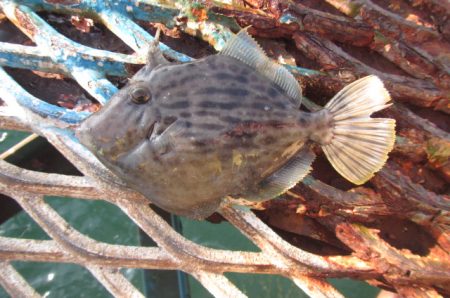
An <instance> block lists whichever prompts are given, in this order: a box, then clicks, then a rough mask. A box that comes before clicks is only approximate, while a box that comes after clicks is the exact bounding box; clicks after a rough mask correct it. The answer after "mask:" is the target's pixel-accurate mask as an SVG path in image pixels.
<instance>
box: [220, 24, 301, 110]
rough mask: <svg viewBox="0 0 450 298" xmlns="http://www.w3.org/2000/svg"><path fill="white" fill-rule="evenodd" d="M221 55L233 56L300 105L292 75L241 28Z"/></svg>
mask: <svg viewBox="0 0 450 298" xmlns="http://www.w3.org/2000/svg"><path fill="white" fill-rule="evenodd" d="M220 54H221V55H226V56H229V57H233V58H235V59H237V60H239V61H241V62H243V63H245V64H247V65H248V66H250V67H252V68H254V69H255V71H257V72H258V73H260V74H262V75H263V76H265V77H266V78H268V79H269V80H271V81H273V82H274V83H275V84H277V85H278V86H279V87H280V88H281V89H283V91H284V92H285V93H286V94H287V95H288V96H289V97H290V99H291V102H292V103H293V104H294V105H295V106H297V107H300V105H301V102H302V90H301V88H300V85H299V84H298V82H297V80H296V79H295V78H294V76H293V75H292V74H291V73H290V72H289V71H288V70H287V69H286V68H285V67H283V66H282V65H280V64H278V63H276V62H275V61H273V60H271V59H270V58H269V57H267V55H266V54H265V53H264V50H263V49H262V48H261V47H260V46H259V45H258V43H257V42H256V41H255V40H254V39H253V38H252V37H251V36H250V35H249V34H248V33H247V30H246V29H242V30H241V31H239V33H238V34H236V35H235V36H233V37H232V38H231V39H230V40H229V41H228V42H227V43H226V44H225V46H224V48H223V49H222V51H221V52H220Z"/></svg>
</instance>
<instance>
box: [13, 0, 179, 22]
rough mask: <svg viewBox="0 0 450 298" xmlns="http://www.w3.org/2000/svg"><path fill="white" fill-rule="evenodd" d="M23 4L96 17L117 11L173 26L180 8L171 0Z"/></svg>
mask: <svg viewBox="0 0 450 298" xmlns="http://www.w3.org/2000/svg"><path fill="white" fill-rule="evenodd" d="M20 3H21V4H24V5H27V6H29V7H31V8H33V9H34V10H45V11H56V12H63V13H75V14H79V15H88V16H90V17H93V18H95V17H96V16H97V15H98V14H99V13H101V12H102V11H115V12H118V13H121V14H123V15H126V16H128V17H130V18H133V19H137V20H142V21H147V22H154V23H164V24H165V25H166V26H168V27H173V26H174V25H175V23H176V17H177V16H178V15H179V14H180V10H179V9H178V8H176V7H175V6H174V5H171V3H170V2H169V1H164V0H110V1H95V0H77V1H61V3H57V1H45V0H21V1H20Z"/></svg>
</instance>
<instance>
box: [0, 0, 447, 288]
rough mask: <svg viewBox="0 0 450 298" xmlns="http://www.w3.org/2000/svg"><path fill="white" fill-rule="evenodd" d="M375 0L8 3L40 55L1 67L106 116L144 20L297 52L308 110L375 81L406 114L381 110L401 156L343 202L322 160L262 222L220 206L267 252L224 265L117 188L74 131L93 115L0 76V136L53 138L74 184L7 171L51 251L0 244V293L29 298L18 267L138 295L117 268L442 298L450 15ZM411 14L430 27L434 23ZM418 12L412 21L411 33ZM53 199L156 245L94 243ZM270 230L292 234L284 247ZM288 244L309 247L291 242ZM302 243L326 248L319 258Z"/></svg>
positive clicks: (230, 258)
mask: <svg viewBox="0 0 450 298" xmlns="http://www.w3.org/2000/svg"><path fill="white" fill-rule="evenodd" d="M375 2H376V3H381V2H383V1H369V0H364V1H363V0H357V1H356V0H355V1H353V0H339V1H332V0H326V1H303V2H302V4H298V3H297V4H293V3H291V2H287V1H286V2H284V1H245V2H244V1H242V3H241V4H242V5H235V6H231V5H229V4H226V3H222V2H209V1H205V2H191V1H173V2H172V1H164V0H145V1H144V0H142V1H139V0H131V1H125V0H111V1H94V0H46V1H44V0H21V1H13V0H3V1H1V2H0V8H1V10H2V11H3V13H4V14H5V16H6V17H7V18H8V19H9V20H10V21H11V22H12V23H14V24H15V25H16V26H17V28H19V29H20V30H21V31H22V32H23V33H24V34H25V35H26V36H27V37H28V38H29V39H31V40H32V41H33V42H34V44H35V46H30V45H18V44H11V43H7V42H0V66H3V67H9V68H21V69H29V70H34V71H41V72H47V73H59V74H62V75H64V76H65V77H68V78H72V79H73V80H75V81H76V82H77V83H78V84H79V85H80V86H81V87H82V88H83V89H84V90H86V91H87V92H88V93H89V94H90V96H92V98H93V99H95V100H97V101H98V102H99V103H101V104H103V103H105V102H106V101H107V100H108V98H109V97H110V96H111V95H112V94H113V93H114V92H116V91H117V87H116V86H115V85H114V84H113V83H112V82H111V81H112V79H111V77H112V76H119V77H129V76H130V75H132V72H131V71H130V69H131V68H133V66H136V65H142V64H144V63H145V60H146V52H147V48H148V44H149V43H150V42H151V41H152V40H153V37H152V36H151V34H149V33H148V32H147V31H146V30H145V29H144V28H143V23H138V22H140V21H141V22H142V21H143V22H152V23H155V22H157V23H163V24H164V25H165V26H166V27H167V28H177V29H178V30H180V31H184V32H186V33H188V34H190V35H194V36H198V37H200V38H201V39H203V40H204V41H206V42H208V43H209V44H210V45H211V46H212V47H214V48H215V49H217V50H219V49H221V47H222V46H223V44H224V42H225V41H226V40H227V39H228V38H229V37H230V36H231V34H232V32H231V30H230V29H233V30H236V29H237V28H238V27H239V26H247V25H252V27H251V28H250V29H249V30H250V31H251V32H252V33H253V34H255V35H257V36H262V37H269V38H276V37H281V38H283V39H285V40H287V42H286V43H287V44H288V45H289V44H290V45H291V47H293V48H294V49H295V50H290V51H289V52H290V53H294V54H296V55H297V56H296V58H299V59H300V60H301V61H305V63H306V65H311V69H309V68H301V67H298V66H297V65H293V64H286V67H287V68H288V69H289V70H290V71H291V72H293V73H294V74H295V76H296V77H297V78H299V81H300V82H301V84H302V86H303V87H305V88H304V89H305V91H306V94H307V96H309V97H310V98H314V99H316V98H317V99H318V100H315V101H316V102H317V103H318V104H323V100H321V98H323V97H328V98H329V97H330V96H331V94H334V93H335V92H337V91H338V90H339V88H341V87H342V86H343V85H344V84H346V83H348V82H349V81H352V80H353V79H355V78H356V77H358V76H360V75H362V74H367V73H376V74H377V75H379V76H380V77H382V78H383V79H384V81H385V83H386V85H387V86H388V87H389V89H390V91H391V93H392V94H393V96H394V99H395V100H397V101H403V102H405V103H407V104H408V106H405V105H401V104H396V105H394V106H393V107H392V108H390V109H389V110H388V111H387V112H385V113H386V114H389V116H391V117H394V118H396V120H397V123H398V124H399V128H398V139H397V144H396V147H395V149H394V152H393V153H392V158H391V160H390V161H389V163H388V165H387V166H386V167H385V168H384V169H383V170H382V171H381V172H380V174H378V175H376V176H375V177H374V179H372V180H371V182H370V183H369V184H368V185H365V186H364V187H360V188H357V189H353V190H352V191H350V192H349V191H344V190H340V189H339V188H342V189H348V188H349V186H348V185H345V184H342V182H339V181H338V180H336V177H335V176H333V173H332V171H330V170H329V168H327V166H326V165H323V164H321V163H320V161H318V162H317V163H316V164H315V169H316V170H315V171H314V172H313V176H314V177H315V178H313V177H309V178H306V179H305V180H304V181H303V183H302V184H300V185H298V186H297V187H295V188H294V189H292V190H291V191H290V192H288V193H287V194H286V195H285V196H284V199H282V200H273V201H270V202H267V203H264V204H262V205H258V206H254V207H259V208H260V209H261V207H262V208H263V209H265V211H259V212H257V214H258V216H256V215H255V214H254V213H253V212H243V211H239V210H235V209H233V208H231V207H229V206H223V208H222V209H221V210H220V213H221V214H222V215H223V217H225V218H226V219H227V220H228V221H229V222H230V223H232V224H233V225H234V226H235V227H236V228H238V229H239V230H240V231H241V232H242V233H243V234H244V235H246V236H247V237H248V238H249V239H250V240H251V241H252V242H253V243H255V244H256V245H257V246H258V247H259V248H260V250H261V252H237V251H225V250H218V249H211V248H207V247H203V246H201V245H198V244H195V243H193V242H191V241H189V240H187V239H185V238H184V237H183V236H181V235H180V234H178V233H177V232H175V231H174V230H173V229H172V228H171V227H170V225H168V224H167V223H166V222H165V221H164V220H162V218H160V217H159V216H158V215H157V214H156V213H155V212H153V210H152V209H151V208H150V207H149V206H148V201H147V200H146V199H145V198H143V197H142V196H141V195H140V194H138V193H135V192H133V191H131V190H129V189H127V188H126V187H124V185H123V184H122V182H121V181H119V180H118V179H117V178H116V177H115V176H114V175H113V174H111V173H110V172H109V171H108V170H107V169H106V168H105V167H104V166H103V165H101V164H100V163H99V162H98V161H97V160H96V159H95V157H94V156H93V155H92V154H91V153H89V152H88V151H86V150H85V149H84V148H83V147H82V146H81V145H80V144H79V143H78V142H77V140H76V138H75V137H74V136H73V133H72V125H74V124H77V123H79V122H80V121H82V120H83V119H84V118H85V117H86V116H87V115H89V112H88V111H75V110H72V109H69V108H64V107H60V106H56V105H54V104H50V103H48V100H46V99H45V98H43V99H41V98H37V97H36V96H33V95H31V94H30V93H29V92H28V91H26V90H25V89H24V88H23V87H21V86H20V85H19V84H18V83H17V82H16V80H14V79H13V77H12V76H11V75H10V74H8V72H7V71H5V69H4V68H2V67H0V81H1V82H2V84H0V98H1V99H2V100H3V101H4V102H5V104H6V105H4V106H1V107H0V125H1V127H2V128H15V129H20V130H25V131H34V132H35V133H37V134H39V135H40V136H43V137H45V138H47V140H48V141H49V142H50V143H51V144H52V145H53V146H54V147H55V148H57V149H58V150H59V151H60V152H61V153H62V154H63V155H64V156H65V157H66V158H67V159H68V160H69V161H70V162H71V163H72V164H73V165H74V166H75V167H76V168H77V169H78V170H79V171H80V172H81V173H82V174H83V176H82V177H78V176H69V175H60V174H44V173H40V172H35V171H30V170H25V169H22V168H19V167H17V166H14V165H11V164H9V163H7V162H5V161H0V191H1V192H2V193H3V194H6V195H8V196H10V197H12V198H14V199H15V200H16V201H17V202H18V203H19V204H20V205H21V206H22V208H23V209H24V210H25V211H26V212H27V213H28V214H29V215H30V216H31V217H32V218H33V219H34V220H35V221H36V222H37V223H38V224H39V225H40V226H41V227H42V228H43V229H44V230H45V231H46V233H47V234H48V235H49V236H50V237H51V238H52V240H45V241H38V240H25V239H14V238H7V237H0V284H1V285H2V286H3V287H4V288H5V289H6V290H7V291H8V292H9V293H10V294H11V295H12V296H18V295H19V296H20V295H23V296H29V297H32V296H36V295H37V294H36V292H35V291H34V290H33V289H32V288H31V287H30V286H29V285H28V284H27V283H26V281H25V280H23V278H21V276H20V275H19V273H17V272H16V271H15V269H14V268H13V267H12V266H11V265H10V264H9V261H13V260H24V261H50V262H61V263H78V264H81V265H83V266H85V267H86V268H87V269H88V270H89V271H90V272H91V273H92V274H93V275H94V276H95V278H96V279H98V280H99V281H100V282H101V283H102V284H103V285H104V286H105V288H107V289H108V291H110V292H111V293H112V294H113V295H115V296H117V297H120V296H124V295H134V296H135V297H140V296H141V293H139V292H138V291H137V290H136V289H135V288H134V287H133V286H132V285H131V284H130V283H129V282H128V281H127V280H126V279H125V278H124V277H123V275H122V274H121V273H120V272H118V271H116V270H115V269H117V268H121V267H127V268H147V269H173V270H176V269H178V270H183V271H185V272H187V273H188V274H191V275H192V276H193V277H194V278H196V279H198V280H199V281H200V282H201V283H202V284H203V285H204V286H205V288H207V289H208V290H209V291H210V292H211V293H212V294H213V295H215V296H217V297H230V296H231V297H233V296H236V297H241V296H244V294H242V292H241V291H240V290H239V289H238V288H236V287H235V286H234V285H233V284H232V283H231V282H230V281H229V280H228V279H226V277H224V276H223V273H224V272H242V273H261V274H266V273H268V274H279V275H283V276H286V277H288V278H290V279H291V280H292V281H293V282H294V283H295V284H296V285H297V286H298V287H300V288H301V289H302V290H303V291H304V292H305V293H307V294H309V295H310V296H312V297H341V296H342V295H341V294H340V293H339V292H338V291H337V290H335V289H334V288H333V287H332V286H331V285H330V284H329V283H327V282H326V281H325V278H328V277H354V278H359V279H364V280H367V281H369V282H370V283H372V284H374V285H377V286H381V287H384V288H388V289H391V290H393V291H397V292H398V293H399V294H401V295H403V296H416V297H427V296H429V297H439V295H442V296H445V295H449V294H450V289H449V288H448V284H449V281H450V257H449V253H450V236H449V229H448V227H449V222H450V220H449V218H450V215H449V209H450V207H449V206H450V203H449V198H448V196H447V195H446V194H445V193H446V191H448V187H447V188H446V182H445V181H447V185H448V180H445V179H448V176H449V174H448V173H449V171H450V170H449V166H450V163H449V162H448V159H449V156H448V148H450V145H449V133H448V129H449V128H448V124H445V123H444V124H443V122H444V121H441V120H439V119H442V117H443V116H442V115H443V114H444V113H448V112H449V110H450V106H449V102H450V99H449V98H450V96H449V94H450V93H449V92H450V91H449V78H450V76H449V65H450V62H449V61H450V60H449V59H448V49H449V47H450V46H449V43H448V36H449V34H448V32H450V31H449V30H448V28H450V27H449V26H448V22H447V21H446V18H448V16H449V15H450V10H449V8H448V6H445V5H443V4H442V3H440V2H439V1H432V0H424V1H418V2H417V1H396V3H400V4H399V5H398V6H389V7H381V6H379V5H377V4H376V3H375ZM416 2H417V3H416ZM419 2H420V3H419ZM236 3H240V2H239V1H237V2H236ZM245 6H246V7H245ZM399 7H400V8H399ZM417 7H419V8H420V9H422V10H424V11H428V13H429V14H432V15H433V18H427V16H426V15H424V14H423V13H421V12H420V11H419V10H418V8H417ZM338 11H340V12H342V13H343V14H344V15H345V16H344V15H342V14H340V13H339V12H338ZM37 12H54V13H60V14H64V15H65V14H69V15H71V14H75V15H79V16H83V17H89V18H92V19H94V20H95V21H96V22H100V23H102V24H103V25H104V26H105V27H106V28H107V29H108V30H110V31H111V32H113V33H114V34H115V35H116V36H117V37H118V38H119V39H120V40H122V41H123V42H124V43H125V44H126V45H127V46H128V47H129V48H130V49H131V50H132V51H133V52H134V54H121V53H115V52H111V51H107V50H101V49H96V48H92V47H89V46H85V45H82V44H80V43H78V42H75V41H73V40H72V39H70V38H68V37H66V36H64V35H63V34H62V33H59V32H58V31H57V30H55V29H54V28H53V27H52V26H51V25H50V24H49V23H48V22H47V21H46V20H45V17H42V16H40V15H38V14H37ZM411 14H412V15H414V16H415V17H416V19H414V18H413V19H407V18H408V16H410V15H411ZM353 18H355V19H353ZM409 18H410V17H409ZM446 22H447V24H446ZM144 27H145V26H144ZM392 28H394V29H395V30H392ZM278 42H281V41H280V40H278ZM336 42H339V43H336ZM160 46H161V49H162V50H163V52H164V54H165V55H166V56H167V57H169V58H171V59H173V60H175V61H180V62H186V61H190V60H191V59H192V58H191V57H189V56H188V55H185V54H183V53H180V52H177V51H174V50H173V49H171V48H170V47H168V46H167V45H165V44H163V43H161V44H160ZM354 46H357V47H358V48H352V47H354ZM361 49H365V51H364V54H367V55H369V54H370V55H372V54H371V52H370V51H368V49H372V50H373V51H375V52H377V53H379V54H380V55H381V56H382V57H381V56H376V59H375V60H376V61H380V64H379V65H378V64H376V63H373V60H374V58H373V57H374V56H370V57H369V58H368V59H364V58H365V57H364V55H361V54H360V53H361ZM268 50H269V51H268V52H269V55H272V57H274V58H275V59H279V60H280V57H281V58H282V59H281V61H284V60H283V59H285V58H286V55H285V54H286V53H285V52H283V53H282V54H280V53H281V52H280V51H276V50H274V49H272V48H270V47H269V49H268ZM272 50H273V52H272ZM436 53H437V54H436ZM302 54H303V55H302ZM434 54H436V55H434ZM446 55H447V56H446ZM300 56H301V57H300ZM305 57H307V58H309V59H310V60H308V59H307V58H305ZM370 59H372V61H370ZM312 61H313V62H312ZM387 61H390V62H389V63H391V64H394V65H395V67H393V66H392V65H391V64H388V62H387ZM313 68H314V69H313ZM399 69H401V70H399ZM306 103H307V105H306V106H307V108H309V109H317V108H318V107H319V105H318V104H317V103H314V102H312V101H306ZM414 106H416V107H427V108H428V109H426V112H427V113H429V114H428V115H427V114H426V113H422V115H424V116H425V117H427V118H428V120H426V119H424V118H422V117H421V116H419V115H417V114H415V113H414V112H413V109H414ZM411 107H412V108H411ZM431 108H432V109H438V110H441V111H442V113H441V112H435V111H432V109H431ZM82 110H83V109H82ZM446 116H447V117H448V115H446ZM447 120H448V118H447ZM46 195H55V196H56V195H60V196H73V197H77V198H81V199H102V200H106V201H108V202H110V203H112V204H115V205H116V206H118V207H119V208H121V210H123V211H124V212H125V213H126V214H127V215H128V216H129V217H130V218H131V219H132V220H133V221H134V222H135V223H136V225H138V226H139V227H140V228H141V229H142V230H143V231H144V232H145V233H147V234H148V235H149V236H150V237H151V238H152V239H153V240H154V241H155V242H156V243H157V244H158V247H132V246H131V247H130V246H121V245H112V244H107V243H101V242H98V241H95V240H93V239H91V238H89V237H87V236H86V235H83V234H81V233H79V232H78V231H76V230H75V229H73V228H72V227H71V226H70V225H69V224H68V223H67V222H66V221H65V220H64V219H63V218H61V217H60V216H59V215H58V214H57V213H56V211H55V210H53V209H52V207H51V206H50V205H48V204H47V203H46V202H45V201H44V200H43V197H44V196H46ZM268 224H270V226H269V225H268ZM271 226H273V227H276V228H278V229H280V230H282V231H288V232H291V233H293V235H295V236H294V237H292V236H291V237H289V236H286V235H285V237H281V236H280V235H279V234H277V233H276V232H275V231H274V230H273V229H272V228H271ZM397 227H398V229H401V228H404V229H406V230H408V229H410V230H413V231H415V232H416V234H414V235H409V238H408V236H405V235H403V234H402V233H396V234H395V233H394V232H396V231H391V230H396V229H395V228H397ZM386 235H387V236H386ZM297 236H300V237H303V238H300V239H303V240H300V241H299V240H296V237H297ZM413 236H414V237H413ZM305 237H308V238H305ZM397 237H398V238H400V240H401V241H403V242H401V243H400V244H399V242H396V241H400V240H399V239H397ZM416 237H421V238H418V239H421V241H418V240H417V241H416ZM305 239H315V241H320V243H321V246H320V247H316V246H314V245H313V244H310V243H307V242H308V241H305ZM405 247H406V248H405ZM329 252H332V253H329ZM350 253H351V254H350ZM412 285H413V286H412Z"/></svg>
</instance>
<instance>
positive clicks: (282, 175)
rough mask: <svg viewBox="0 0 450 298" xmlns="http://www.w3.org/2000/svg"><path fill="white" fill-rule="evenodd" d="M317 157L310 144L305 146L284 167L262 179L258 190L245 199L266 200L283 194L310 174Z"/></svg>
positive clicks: (247, 195)
mask: <svg viewBox="0 0 450 298" xmlns="http://www.w3.org/2000/svg"><path fill="white" fill-rule="evenodd" d="M315 157H316V155H315V154H314V152H313V151H312V150H311V148H310V147H309V146H305V147H303V148H302V149H301V150H300V151H299V152H297V154H296V155H295V156H293V157H292V158H291V159H290V160H289V161H288V162H287V163H286V164H285V165H283V167H281V168H280V169H278V170H277V171H276V172H274V173H272V174H271V175H270V176H268V177H267V178H265V179H264V180H263V181H261V182H260V183H259V188H258V190H256V191H254V192H252V193H248V194H246V196H245V199H247V200H251V201H265V200H270V199H273V198H275V197H277V196H279V195H281V194H283V193H284V192H286V191H287V190H289V189H290V188H292V187H294V186H295V185H296V184H297V183H298V182H300V181H301V180H303V178H304V177H305V176H306V175H308V173H309V172H310V171H311V164H312V162H313V161H314V159H315Z"/></svg>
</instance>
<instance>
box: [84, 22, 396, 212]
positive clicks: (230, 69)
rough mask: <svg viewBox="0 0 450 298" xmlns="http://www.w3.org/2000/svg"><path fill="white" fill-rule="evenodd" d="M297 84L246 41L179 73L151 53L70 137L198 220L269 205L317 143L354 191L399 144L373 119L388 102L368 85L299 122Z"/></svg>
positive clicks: (388, 124)
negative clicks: (225, 208)
mask: <svg viewBox="0 0 450 298" xmlns="http://www.w3.org/2000/svg"><path fill="white" fill-rule="evenodd" d="M301 99H302V94H301V89H300V87H299V85H298V83H297V81H296V80H295V78H294V77H293V76H292V75H291V74H290V73H289V72H288V71H287V70H286V69H285V68H284V67H282V66H280V65H278V64H277V63H275V62H273V61H271V60H270V59H269V58H268V57H267V56H266V55H265V54H264V52H263V50H262V49H261V48H260V47H259V46H258V44H257V43H256V42H255V41H254V40H253V39H252V38H251V37H250V36H249V35H248V34H247V32H246V31H245V30H242V31H241V32H239V33H238V34H237V35H236V36H234V37H233V38H232V39H231V40H230V41H229V42H228V43H227V44H226V46H225V48H224V49H223V50H222V51H221V52H220V53H219V54H217V55H213V56H209V57H206V58H203V59H199V60H196V61H193V62H189V63H185V64H178V63H170V62H168V61H167V60H165V59H164V57H163V56H162V54H161V52H160V51H159V49H158V47H157V43H154V44H153V45H152V50H151V51H150V54H149V62H148V64H147V65H146V66H145V67H144V68H142V69H141V70H140V71H139V72H138V73H137V74H136V75H135V76H134V77H133V78H132V79H131V80H130V82H129V84H128V85H127V86H125V87H124V88H122V89H121V90H120V91H119V92H118V93H117V94H115V95H114V96H113V97H112V98H111V100H110V101H109V102H108V103H107V104H106V105H105V106H104V107H103V108H102V109H101V110H100V111H99V112H97V113H95V114H93V115H91V116H90V117H89V118H88V119H86V120H85V121H84V122H83V123H82V124H81V126H80V128H79V130H78V136H79V139H80V141H81V143H82V144H84V145H85V146H86V147H87V148H89V150H91V151H92V152H93V153H94V154H95V155H96V156H97V157H98V158H99V160H100V161H101V162H102V163H103V164H104V165H105V166H106V167H108V168H109V169H111V170H112V171H113V172H114V173H115V174H116V175H118V176H119V177H120V178H122V179H123V180H124V181H125V182H126V183H127V185H129V187H131V188H133V189H135V190H137V191H139V192H141V193H142V194H143V195H145V196H146V197H147V198H148V199H149V200H150V201H152V202H153V203H155V204H156V205H158V206H160V207H161V208H163V209H165V210H167V211H169V212H172V213H175V214H179V215H185V216H189V217H193V218H203V217H206V216H208V215H210V214H211V213H212V212H214V211H215V210H216V209H217V208H218V206H219V205H220V202H221V200H222V199H223V198H224V197H226V196H232V197H237V198H244V199H248V200H268V199H272V198H274V197H276V196H278V195H279V194H282V193H283V192H285V191H286V190H288V189H289V188H291V187H292V186H294V185H295V184H296V183H297V182H299V181H301V180H302V179H303V177H304V176H305V175H306V174H307V173H308V172H309V171H310V169H311V163H312V162H313V160H314V158H315V155H314V153H313V151H312V150H311V145H313V144H314V143H316V144H319V145H320V146H322V148H323V151H324V152H325V154H326V156H327V157H328V159H329V161H330V162H331V164H332V165H333V167H334V168H335V169H336V170H337V171H338V172H339V173H340V174H341V175H342V176H344V177H345V178H346V179H348V180H349V181H351V182H353V183H356V184H362V183H364V182H366V181H367V180H368V179H370V178H371V177H372V176H373V174H374V173H375V172H376V171H378V170H380V168H381V167H382V166H383V164H384V163H385V161H386V159H387V154H388V153H389V152H390V151H391V149H392V147H393V144H394V139H395V130H394V127H395V121H394V120H393V119H384V118H370V115H371V114H372V113H373V112H375V111H378V110H381V109H384V108H385V107H387V106H388V105H387V103H388V102H389V101H390V97H389V94H388V92H387V91H386V89H385V88H384V87H383V83H382V82H381V81H380V79H378V78H377V77H375V76H368V77H365V78H362V79H360V80H358V81H356V82H354V83H352V84H350V85H348V86H347V87H345V88H344V89H343V90H342V91H340V92H339V93H338V94H337V95H336V96H335V97H333V99H331V101H330V102H329V103H328V104H327V105H326V106H325V108H324V109H323V110H321V111H319V112H316V113H307V112H302V111H300V110H299V106H300V103H301Z"/></svg>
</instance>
